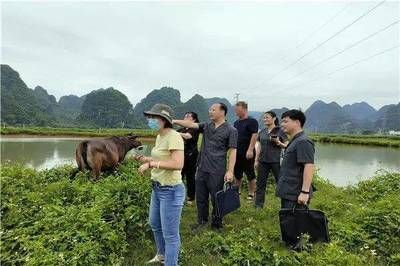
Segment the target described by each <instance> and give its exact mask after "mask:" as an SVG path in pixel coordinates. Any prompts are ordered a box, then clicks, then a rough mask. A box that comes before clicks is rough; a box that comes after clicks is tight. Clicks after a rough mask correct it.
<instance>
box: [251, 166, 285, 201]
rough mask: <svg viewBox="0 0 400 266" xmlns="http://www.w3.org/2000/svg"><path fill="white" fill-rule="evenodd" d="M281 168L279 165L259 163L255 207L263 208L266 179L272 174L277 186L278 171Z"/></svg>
mask: <svg viewBox="0 0 400 266" xmlns="http://www.w3.org/2000/svg"><path fill="white" fill-rule="evenodd" d="M280 169H281V166H280V165H279V163H263V162H259V164H258V169H257V172H258V173H257V190H256V200H255V205H256V206H257V207H263V206H264V202H265V191H266V188H267V179H268V176H269V173H270V172H271V171H272V174H273V175H274V177H275V182H276V184H278V178H279V171H280Z"/></svg>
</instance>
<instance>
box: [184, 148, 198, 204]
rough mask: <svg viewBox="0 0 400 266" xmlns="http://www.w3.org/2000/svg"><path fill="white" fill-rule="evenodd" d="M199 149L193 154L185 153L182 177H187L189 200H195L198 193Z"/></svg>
mask: <svg viewBox="0 0 400 266" xmlns="http://www.w3.org/2000/svg"><path fill="white" fill-rule="evenodd" d="M198 154H199V153H198V151H195V152H193V153H192V154H191V155H188V156H187V155H185V162H184V164H183V168H182V179H186V186H187V197H188V199H189V200H194V198H195V194H196V182H195V176H196V168H197V164H196V163H197V156H198Z"/></svg>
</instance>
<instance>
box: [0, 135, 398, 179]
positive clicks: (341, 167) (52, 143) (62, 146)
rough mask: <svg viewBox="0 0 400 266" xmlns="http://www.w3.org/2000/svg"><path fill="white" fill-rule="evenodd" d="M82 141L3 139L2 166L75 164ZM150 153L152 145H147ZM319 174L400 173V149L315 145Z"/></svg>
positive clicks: (329, 176) (352, 176)
mask: <svg viewBox="0 0 400 266" xmlns="http://www.w3.org/2000/svg"><path fill="white" fill-rule="evenodd" d="M81 140H82V139H81V138H72V137H69V138H65V137H20V136H17V137H2V138H1V163H5V162H18V163H21V164H23V165H26V166H29V167H33V168H36V169H39V170H40V169H45V168H51V167H54V166H58V165H63V164H75V147H76V145H77V144H78V143H79V142H80V141H81ZM144 144H145V150H144V152H145V153H149V152H150V150H151V147H152V145H153V143H152V142H144ZM315 163H316V167H317V168H318V169H319V170H318V171H319V174H320V175H321V176H322V177H324V178H326V179H328V180H329V181H330V182H332V183H333V184H335V185H339V186H345V185H348V184H355V183H357V182H358V181H359V180H364V179H368V178H370V177H371V176H373V175H374V174H375V172H376V171H378V170H380V169H383V170H387V171H400V149H395V148H386V147H372V146H358V145H346V144H322V143H317V144H316V157H315Z"/></svg>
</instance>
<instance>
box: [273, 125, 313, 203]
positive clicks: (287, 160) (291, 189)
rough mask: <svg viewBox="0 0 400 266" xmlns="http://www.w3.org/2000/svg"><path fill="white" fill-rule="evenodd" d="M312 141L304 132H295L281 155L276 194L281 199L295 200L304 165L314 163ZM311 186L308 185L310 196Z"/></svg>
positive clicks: (301, 184)
mask: <svg viewBox="0 0 400 266" xmlns="http://www.w3.org/2000/svg"><path fill="white" fill-rule="evenodd" d="M314 154H315V148H314V143H313V142H312V141H311V140H310V139H309V138H308V137H307V136H306V134H305V133H304V132H300V133H298V134H296V135H295V136H294V137H293V139H292V140H291V141H290V143H289V144H288V146H287V148H286V150H285V153H284V155H283V161H282V165H281V170H280V173H279V181H278V185H277V190H276V194H277V196H278V197H280V198H282V199H287V200H292V201H297V198H298V196H299V194H300V192H301V188H302V186H303V173H304V165H305V164H308V163H311V164H313V163H314ZM311 194H312V187H310V197H311Z"/></svg>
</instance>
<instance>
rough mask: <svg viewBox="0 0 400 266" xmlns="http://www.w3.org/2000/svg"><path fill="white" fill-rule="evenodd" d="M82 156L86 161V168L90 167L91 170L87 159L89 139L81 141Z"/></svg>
mask: <svg viewBox="0 0 400 266" xmlns="http://www.w3.org/2000/svg"><path fill="white" fill-rule="evenodd" d="M80 145H81V147H82V148H81V156H82V160H83V162H84V163H85V166H86V168H88V169H89V170H91V169H92V168H91V167H90V165H89V163H88V161H87V147H88V141H87V140H85V141H82V142H81V144H80Z"/></svg>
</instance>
